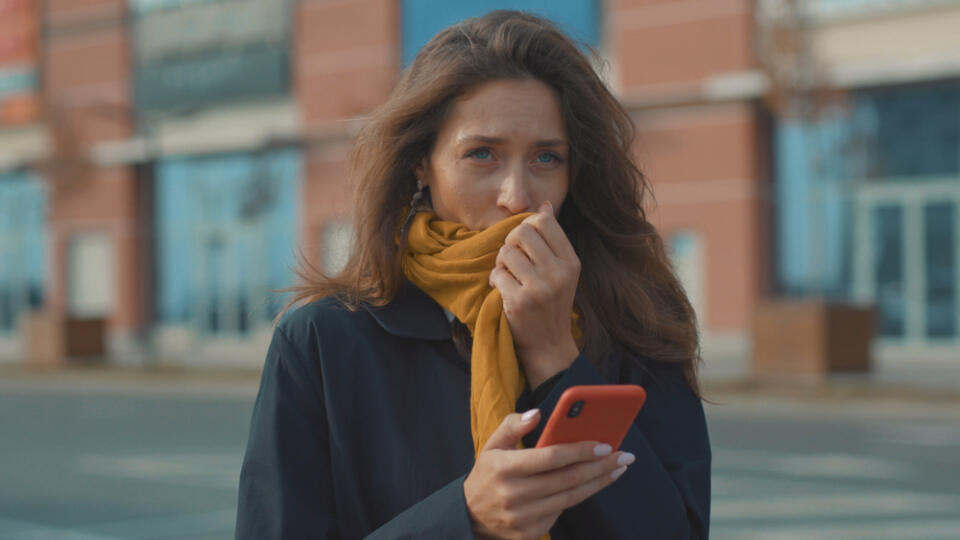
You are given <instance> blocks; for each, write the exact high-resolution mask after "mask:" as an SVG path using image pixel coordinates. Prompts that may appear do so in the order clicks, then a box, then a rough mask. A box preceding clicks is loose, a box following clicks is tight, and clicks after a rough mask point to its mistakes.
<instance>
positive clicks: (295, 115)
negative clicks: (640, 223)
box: [0, 0, 960, 539]
mask: <svg viewBox="0 0 960 540" xmlns="http://www.w3.org/2000/svg"><path fill="white" fill-rule="evenodd" d="M497 8H510V9H522V10H528V11H532V12H535V13H538V14H541V15H544V16H547V17H548V18H550V19H552V20H553V21H555V22H556V23H557V24H558V25H559V26H560V27H561V28H562V29H564V30H565V31H567V32H568V33H569V34H570V35H571V36H573V37H574V38H575V39H577V40H578V41H580V42H581V43H583V44H584V46H585V47H587V46H589V47H591V48H594V49H595V50H596V51H597V52H598V54H599V56H600V58H601V59H602V60H601V61H598V62H597V69H598V71H599V72H600V74H601V76H602V77H603V78H604V79H605V80H606V81H607V82H608V83H609V85H610V87H611V88H612V89H613V91H614V92H615V94H616V95H617V96H618V97H619V98H620V100H621V101H622V103H623V104H624V106H625V107H626V108H627V110H628V111H629V112H630V114H631V115H632V116H633V118H634V120H635V122H636V125H637V129H638V139H637V142H636V154H637V158H638V161H639V163H640V165H641V168H642V169H643V171H644V173H645V174H646V176H647V177H648V179H649V180H650V182H651V183H652V185H653V187H654V195H655V199H656V202H655V204H654V201H652V200H651V201H650V203H651V204H650V207H649V209H648V212H649V214H648V216H649V217H650V219H651V221H653V222H654V223H655V224H656V225H657V227H658V228H659V230H660V231H661V233H662V235H663V237H664V239H665V241H666V243H667V245H668V247H669V250H670V254H671V257H672V259H673V261H674V265H675V268H676V271H677V273H678V274H679V276H680V277H681V280H682V281H683V283H684V286H685V288H686V290H687V292H688V294H689V296H690V298H691V300H692V303H693V305H694V307H695V308H696V311H697V313H698V315H699V323H700V328H701V332H702V348H703V357H704V360H705V362H704V365H703V370H702V377H703V379H704V381H705V385H706V387H707V389H708V397H714V398H716V400H717V401H719V402H722V405H716V404H707V410H708V416H709V418H710V429H711V437H712V438H713V441H714V447H715V451H716V455H715V457H716V461H715V476H714V527H713V531H714V536H715V537H720V538H957V537H960V518H958V517H957V516H960V488H958V487H957V486H958V485H960V461H958V458H957V456H958V455H960V412H958V410H960V408H958V407H957V405H958V404H960V293H958V286H960V260H958V252H960V215H958V214H960V1H958V0H562V1H561V0H556V1H549V0H503V1H498V0H463V1H458V2H450V1H442V0H0V429H2V430H3V434H2V435H0V441H2V442H0V479H3V480H2V481H0V539H5V538H86V539H90V538H97V539H113V538H228V537H230V536H231V535H232V533H231V531H232V524H233V518H234V513H235V503H236V501H235V498H236V478H237V475H238V473H239V463H240V458H241V456H242V452H243V445H244V443H245V440H246V435H247V433H246V430H247V422H248V421H249V415H250V411H251V407H252V400H253V396H254V394H255V391H256V382H257V376H258V369H259V366H260V365H261V363H262V361H263V357H264V354H265V351H266V346H267V343H268V341H269V339H270V336H271V332H272V326H271V325H272V319H273V317H274V316H275V315H276V314H277V313H278V310H279V309H280V308H281V307H282V306H283V303H284V298H283V296H282V295H279V294H276V293H274V292H272V291H275V290H276V289H280V288H283V287H286V286H288V285H290V284H291V283H293V280H294V273H293V270H292V269H293V267H294V264H295V258H296V256H297V254H298V253H299V254H302V255H303V256H304V257H305V258H306V259H308V260H309V261H311V262H313V263H315V264H317V265H319V266H321V267H322V268H324V269H326V270H328V271H336V270H337V269H338V268H340V267H341V265H342V264H343V263H344V261H345V257H346V254H347V253H348V251H349V249H350V245H351V236H352V225H351V209H350V187H349V186H348V184H347V181H346V168H347V165H348V164H347V161H346V160H347V152H348V150H349V147H350V144H351V141H352V138H353V136H354V135H355V133H356V130H357V127H358V126H359V125H361V124H362V122H363V118H364V115H365V114H367V113H368V112H369V111H371V110H372V109H373V108H374V107H376V106H377V105H378V104H379V103H381V102H382V101H383V100H384V99H385V98H386V96H387V95H388V93H389V91H390V89H391V88H392V85H393V84H394V83H395V82H396V80H397V77H398V75H399V72H400V70H401V69H403V67H404V66H406V65H407V64H408V63H409V62H410V61H411V60H412V58H413V57H414V55H415V54H416V52H417V51H418V50H419V48H420V47H421V46H422V45H423V44H424V43H426V42H427V41H428V40H429V39H430V37H432V36H433V34H435V33H436V32H437V31H438V30H440V29H441V28H443V27H445V26H448V25H450V24H452V23H455V22H457V21H459V20H462V19H463V18H465V17H469V16H474V15H480V14H483V13H485V12H487V11H489V10H491V9H497Z"/></svg>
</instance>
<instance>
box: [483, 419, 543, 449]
mask: <svg viewBox="0 0 960 540" xmlns="http://www.w3.org/2000/svg"><path fill="white" fill-rule="evenodd" d="M539 417H540V409H530V410H529V411H527V412H525V413H523V414H519V413H513V414H508V415H507V417H506V418H504V419H503V422H500V426H499V427H497V430H496V431H494V432H493V435H491V436H490V438H489V439H487V444H485V445H483V450H493V449H499V450H513V449H515V448H516V447H517V445H518V444H520V441H521V439H523V436H524V435H526V434H527V433H530V430H532V429H533V428H535V427H537V419H538V418H539ZM483 450H481V451H483Z"/></svg>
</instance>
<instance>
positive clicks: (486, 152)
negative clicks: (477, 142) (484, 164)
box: [467, 148, 491, 159]
mask: <svg viewBox="0 0 960 540" xmlns="http://www.w3.org/2000/svg"><path fill="white" fill-rule="evenodd" d="M467 157H475V158H477V159H488V158H490V157H491V155H490V149H489V148H477V149H476V150H473V151H471V152H469V153H468V154H467Z"/></svg>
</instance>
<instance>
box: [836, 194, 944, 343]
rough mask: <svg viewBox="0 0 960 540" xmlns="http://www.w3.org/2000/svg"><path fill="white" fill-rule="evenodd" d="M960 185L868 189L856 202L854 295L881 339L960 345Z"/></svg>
mask: <svg viewBox="0 0 960 540" xmlns="http://www.w3.org/2000/svg"><path fill="white" fill-rule="evenodd" d="M958 214H960V184H958V183H957V182H956V180H953V179H951V180H948V181H943V182H923V183H904V184H900V183H898V184H895V185H892V184H891V185H884V184H876V185H867V186H864V187H861V188H860V189H859V190H858V193H857V196H856V225H855V231H854V235H855V242H854V250H855V252H854V295H855V297H856V299H857V300H858V301H861V302H865V303H874V304H876V306H877V308H878V333H879V335H880V337H881V339H884V340H888V341H893V342H898V343H903V344H911V345H934V344H960V299H958V285H960V260H958V253H960V216H958Z"/></svg>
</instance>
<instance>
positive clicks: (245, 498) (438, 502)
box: [236, 326, 473, 540]
mask: <svg viewBox="0 0 960 540" xmlns="http://www.w3.org/2000/svg"><path fill="white" fill-rule="evenodd" d="M295 342H296V340H295ZM306 356H307V355H306V354H304V353H302V352H301V351H300V350H299V349H298V348H297V347H295V346H294V345H293V344H291V340H290V339H289V338H288V337H287V335H286V334H285V333H284V331H283V327H282V326H281V327H280V328H278V329H277V330H275V332H274V336H273V341H272V342H271V344H270V348H269V351H268V352H267V358H266V361H265V363H264V368H263V375H262V377H261V382H260V390H259V392H258V394H257V399H256V401H255V403H254V408H253V417H252V420H251V426H250V438H249V440H248V442H247V450H246V454H245V456H244V459H243V466H242V468H241V472H240V494H239V501H238V508H237V528H236V538H237V540H246V539H250V540H254V539H256V540H271V539H283V540H287V539H300V538H310V539H320V540H332V539H339V538H345V537H347V536H352V537H356V536H358V534H357V533H356V532H355V531H354V532H345V531H343V530H340V528H339V526H338V520H337V501H336V498H335V496H334V492H333V489H332V486H333V483H332V478H331V477H332V475H331V461H330V451H329V448H330V446H329V439H330V435H329V428H328V422H327V415H326V407H325V406H324V395H323V385H322V379H321V374H320V373H319V369H320V368H319V365H320V364H319V362H315V361H310V360H309V359H308V358H306ZM465 477H466V475H464V476H461V477H459V478H456V479H454V480H453V481H451V482H449V483H448V484H447V485H445V486H443V487H441V488H440V489H438V490H437V491H435V492H434V493H432V494H431V495H429V496H427V497H426V498H424V499H423V500H421V501H419V502H418V503H416V504H414V505H413V506H411V507H410V508H408V509H407V510H405V511H403V512H401V513H400V514H399V515H397V516H396V517H394V518H392V519H391V520H390V521H388V522H387V523H385V524H383V525H382V526H381V527H380V528H378V529H377V530H376V531H374V532H373V533H372V534H371V535H370V536H368V537H367V538H371V539H381V538H382V539H387V538H409V539H417V538H423V539H427V538H473V529H472V525H471V523H470V518H469V515H468V514H467V504H466V500H465V497H464V492H463V481H464V479H465Z"/></svg>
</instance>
